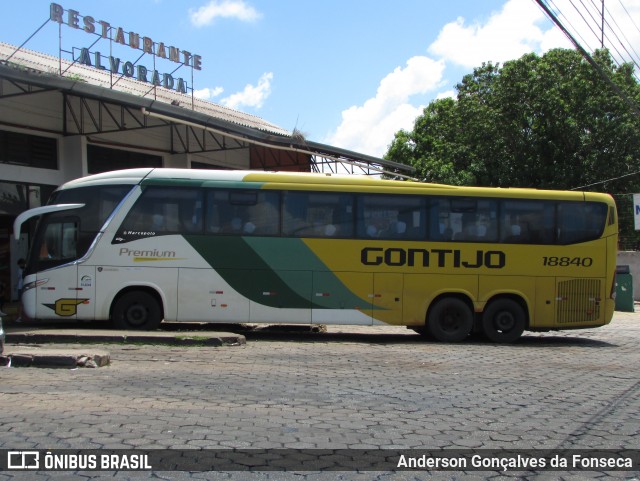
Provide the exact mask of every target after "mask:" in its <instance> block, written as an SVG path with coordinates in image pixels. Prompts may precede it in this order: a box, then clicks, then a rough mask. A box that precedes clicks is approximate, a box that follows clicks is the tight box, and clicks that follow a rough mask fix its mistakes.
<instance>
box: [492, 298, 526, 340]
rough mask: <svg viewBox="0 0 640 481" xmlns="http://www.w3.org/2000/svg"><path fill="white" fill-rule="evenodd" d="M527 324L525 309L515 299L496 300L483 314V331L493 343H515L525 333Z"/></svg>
mask: <svg viewBox="0 0 640 481" xmlns="http://www.w3.org/2000/svg"><path fill="white" fill-rule="evenodd" d="M526 322H527V316H526V313H525V311H524V309H523V308H522V306H521V305H520V304H519V303H518V302H516V301H514V300H513V299H507V298H503V299H496V300H495V301H492V302H491V303H490V304H489V305H488V306H487V308H486V309H485V310H484V313H483V314H482V330H483V332H484V335H485V336H486V337H487V338H488V339H489V340H490V341H492V342H499V343H509V342H514V341H515V340H517V339H518V338H519V337H520V336H521V335H522V333H523V332H524V328H525V325H526Z"/></svg>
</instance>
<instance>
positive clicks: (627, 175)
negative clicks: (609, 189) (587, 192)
mask: <svg viewBox="0 0 640 481" xmlns="http://www.w3.org/2000/svg"><path fill="white" fill-rule="evenodd" d="M638 174H640V170H639V171H637V172H631V173H630V174H624V175H621V176H620V177H613V178H611V179H607V180H601V181H600V182H594V183H593V184H588V185H581V186H580V187H574V188H573V189H569V190H582V189H586V188H587V187H593V186H594V185H600V184H606V183H607V182H613V181H614V180H620V179H624V178H625V177H630V176H632V175H638Z"/></svg>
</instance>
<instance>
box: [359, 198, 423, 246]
mask: <svg viewBox="0 0 640 481" xmlns="http://www.w3.org/2000/svg"><path fill="white" fill-rule="evenodd" d="M424 203H425V201H424V199H423V198H421V197H417V196H409V195H398V196H390V195H361V196H359V197H358V216H357V220H356V225H357V235H358V237H360V238H363V239H367V238H379V239H406V240H417V239H424V238H425V234H426V221H425V209H424Z"/></svg>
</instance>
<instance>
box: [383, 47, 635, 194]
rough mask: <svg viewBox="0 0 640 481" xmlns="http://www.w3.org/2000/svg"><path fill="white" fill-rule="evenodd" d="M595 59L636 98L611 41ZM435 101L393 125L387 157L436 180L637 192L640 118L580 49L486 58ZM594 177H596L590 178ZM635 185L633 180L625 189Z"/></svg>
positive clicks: (629, 74) (630, 78)
mask: <svg viewBox="0 0 640 481" xmlns="http://www.w3.org/2000/svg"><path fill="white" fill-rule="evenodd" d="M594 58H595V60H596V61H597V62H598V64H599V65H600V66H601V67H602V69H603V70H604V71H605V72H606V73H607V74H608V75H609V76H610V78H611V79H612V80H613V82H614V83H615V84H616V85H618V87H619V88H620V89H621V90H622V91H624V92H625V93H626V95H627V96H628V97H630V98H632V99H634V100H636V101H639V100H640V87H639V85H638V83H637V82H636V80H635V78H634V76H633V69H632V66H630V65H622V66H620V67H617V66H615V65H614V63H613V61H612V60H611V57H610V56H609V54H608V52H607V51H604V50H603V51H598V52H596V53H595V55H594ZM456 89H457V98H456V99H451V98H447V99H439V100H435V101H433V102H431V103H430V104H429V105H428V106H427V107H426V108H425V109H424V112H423V114H422V115H421V116H420V117H418V118H417V119H416V121H415V125H414V129H413V131H411V132H407V131H404V130H402V131H399V132H397V133H396V135H395V138H394V141H393V142H392V144H391V146H390V148H389V151H388V152H387V154H386V155H385V158H386V159H388V160H392V161H395V162H399V163H405V164H410V165H412V166H414V167H416V169H417V175H418V176H419V177H420V178H422V179H423V180H427V181H430V182H440V183H449V184H457V185H482V186H501V187H536V188H553V189H571V188H576V187H582V186H589V188H588V189H589V190H600V191H602V190H605V191H607V190H608V191H613V192H622V191H624V192H632V191H633V189H636V190H637V189H638V188H639V187H640V182H639V179H640V176H626V177H623V178H621V179H619V180H616V181H611V182H607V183H604V184H602V183H599V182H601V181H603V180H606V179H612V178H617V177H621V176H625V175H626V174H630V173H632V172H636V171H638V170H640V163H639V162H638V155H639V154H638V153H639V152H640V119H639V118H638V116H637V115H636V114H635V113H634V111H633V110H632V109H631V108H630V107H629V106H628V105H627V104H626V103H625V101H624V100H623V99H622V98H621V97H620V96H619V95H618V94H617V93H615V92H613V90H612V89H611V88H610V86H609V85H608V84H607V82H606V81H605V80H603V79H602V78H601V77H600V76H599V75H598V73H597V72H596V71H595V70H594V68H593V66H591V65H590V64H589V63H588V62H587V61H585V60H584V59H583V58H582V56H581V55H580V54H579V53H578V52H576V51H574V50H566V49H556V50H551V51H549V52H548V53H546V54H544V55H543V56H538V55H536V54H533V53H531V54H527V55H524V56H523V57H521V58H520V59H518V60H513V61H509V62H505V64H504V65H503V66H502V67H501V66H500V65H493V64H491V63H486V64H483V65H482V66H481V67H479V68H476V69H474V71H473V73H472V74H469V75H466V76H465V77H464V78H463V79H462V82H461V83H459V84H458V85H457V86H456ZM594 184H595V185H594ZM629 189H631V190H629Z"/></svg>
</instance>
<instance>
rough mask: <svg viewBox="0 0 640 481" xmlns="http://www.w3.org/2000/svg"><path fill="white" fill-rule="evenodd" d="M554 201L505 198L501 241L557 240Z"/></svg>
mask: <svg viewBox="0 0 640 481" xmlns="http://www.w3.org/2000/svg"><path fill="white" fill-rule="evenodd" d="M554 225H555V208H554V203H553V202H548V201H533V200H519V199H515V200H503V201H502V210H501V221H500V241H501V242H505V243H507V244H553V243H554V242H555V240H554V239H555V233H554Z"/></svg>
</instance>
